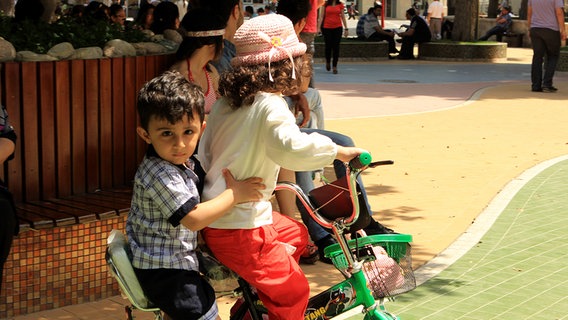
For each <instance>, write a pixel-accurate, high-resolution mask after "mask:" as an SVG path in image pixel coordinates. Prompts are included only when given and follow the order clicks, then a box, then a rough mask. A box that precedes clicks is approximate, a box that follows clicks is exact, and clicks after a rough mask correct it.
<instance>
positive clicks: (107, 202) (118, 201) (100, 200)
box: [74, 192, 132, 215]
mask: <svg viewBox="0 0 568 320" xmlns="http://www.w3.org/2000/svg"><path fill="white" fill-rule="evenodd" d="M74 199H75V198H74ZM81 199H84V200H83V201H86V202H88V203H94V204H96V205H100V206H104V207H109V208H112V209H114V210H115V213H117V214H119V215H122V214H124V213H126V212H128V211H129V210H130V203H131V199H132V197H131V196H128V197H125V196H124V197H123V196H117V195H112V194H102V193H100V192H95V193H88V194H85V195H82V196H81ZM75 200H76V199H75Z"/></svg>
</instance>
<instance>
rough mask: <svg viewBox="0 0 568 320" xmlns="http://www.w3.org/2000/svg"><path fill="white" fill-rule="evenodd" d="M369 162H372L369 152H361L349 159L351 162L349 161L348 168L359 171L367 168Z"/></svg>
mask: <svg viewBox="0 0 568 320" xmlns="http://www.w3.org/2000/svg"><path fill="white" fill-rule="evenodd" d="M371 161H373V157H371V154H370V153H369V152H363V153H361V154H360V155H358V156H357V157H355V158H353V159H351V161H349V166H351V168H353V169H361V168H363V167H365V166H368V165H369V164H370V163H371Z"/></svg>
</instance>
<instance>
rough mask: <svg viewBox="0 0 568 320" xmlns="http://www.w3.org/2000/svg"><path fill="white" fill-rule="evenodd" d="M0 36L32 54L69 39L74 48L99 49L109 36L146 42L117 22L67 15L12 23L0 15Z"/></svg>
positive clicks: (109, 38)
mask: <svg viewBox="0 0 568 320" xmlns="http://www.w3.org/2000/svg"><path fill="white" fill-rule="evenodd" d="M0 37H2V38H4V39H6V40H7V41H9V42H10V43H12V45H13V46H14V47H15V48H16V51H24V50H29V51H33V52H35V53H46V52H47V51H48V50H49V49H50V48H51V47H53V46H54V45H56V44H58V43H61V42H70V43H71V44H72V45H73V47H74V48H84V47H101V48H102V47H103V46H104V44H105V43H106V42H107V41H109V40H112V39H121V40H124V41H127V42H130V43H136V42H142V41H149V39H147V35H146V34H145V33H143V32H142V31H140V30H138V29H132V28H126V29H123V28H121V27H120V26H119V25H116V24H111V23H108V22H106V21H101V20H95V19H85V20H82V21H78V20H75V19H73V18H71V17H63V18H61V19H59V20H57V21H56V22H53V23H51V24H49V23H46V22H43V21H39V22H34V21H30V20H25V21H22V22H19V23H16V22H14V20H13V18H11V17H6V16H0Z"/></svg>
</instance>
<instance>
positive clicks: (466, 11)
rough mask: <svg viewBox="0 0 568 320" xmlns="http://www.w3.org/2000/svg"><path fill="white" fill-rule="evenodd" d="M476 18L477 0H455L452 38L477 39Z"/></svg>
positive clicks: (462, 39)
mask: <svg viewBox="0 0 568 320" xmlns="http://www.w3.org/2000/svg"><path fill="white" fill-rule="evenodd" d="M478 18H479V0H456V15H455V19H454V21H455V22H454V29H453V31H452V40H454V41H475V40H476V39H477V21H478Z"/></svg>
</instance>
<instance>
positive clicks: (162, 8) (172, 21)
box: [150, 1, 183, 43]
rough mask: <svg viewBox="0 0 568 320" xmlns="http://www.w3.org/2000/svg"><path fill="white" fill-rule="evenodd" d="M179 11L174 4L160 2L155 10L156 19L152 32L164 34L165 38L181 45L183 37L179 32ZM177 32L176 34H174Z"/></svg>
mask: <svg viewBox="0 0 568 320" xmlns="http://www.w3.org/2000/svg"><path fill="white" fill-rule="evenodd" d="M179 25H180V20H179V9H178V6H177V5H175V4H174V3H173V2H169V1H164V2H160V3H159V4H158V5H157V6H156V9H154V17H153V21H152V26H151V27H150V30H152V32H154V33H155V34H163V35H164V38H166V39H168V40H172V41H174V42H176V43H181V42H182V41H183V37H182V36H181V34H180V33H179V32H177V30H178V29H179ZM172 30H173V31H175V32H172Z"/></svg>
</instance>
